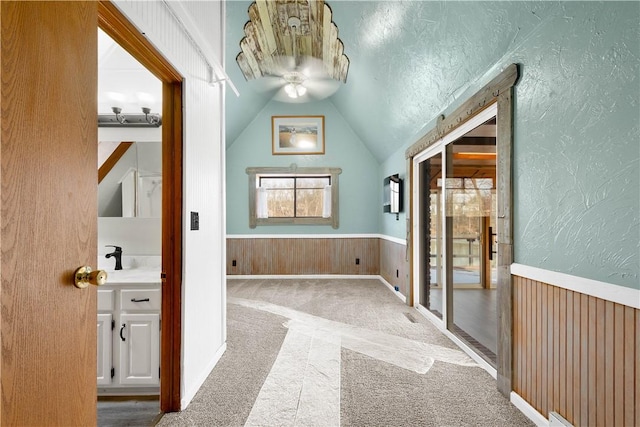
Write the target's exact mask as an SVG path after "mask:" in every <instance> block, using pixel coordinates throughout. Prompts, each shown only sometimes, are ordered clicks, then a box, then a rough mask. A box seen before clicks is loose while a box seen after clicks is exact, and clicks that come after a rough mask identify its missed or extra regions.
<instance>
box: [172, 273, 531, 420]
mask: <svg viewBox="0 0 640 427" xmlns="http://www.w3.org/2000/svg"><path fill="white" fill-rule="evenodd" d="M228 296H229V301H230V303H229V305H228V343H227V344H228V348H227V351H226V353H225V354H224V355H223V357H222V358H221V360H220V362H219V363H218V365H217V366H216V367H215V368H214V370H213V371H212V373H211V375H210V376H209V378H208V379H207V380H206V382H205V384H204V386H203V387H202V389H201V390H200V391H199V392H198V394H197V395H196V396H195V398H194V399H193V401H192V403H191V404H190V405H189V407H188V408H187V409H186V410H185V411H183V412H181V413H175V414H166V415H165V416H164V417H163V418H162V420H161V421H160V423H159V425H161V426H243V425H245V423H247V424H248V425H264V426H271V425H314V426H320V427H322V426H330V425H342V426H462V425H468V426H529V425H532V424H531V423H530V422H529V420H528V419H527V418H525V417H524V416H523V415H522V414H521V413H520V412H519V411H518V410H517V409H516V408H515V407H513V406H512V405H511V404H510V403H509V402H508V400H507V399H506V398H504V397H503V396H502V395H501V394H500V393H498V391H497V389H496V384H495V380H494V379H493V378H491V376H490V375H489V374H487V373H486V372H485V371H484V370H482V369H480V368H479V367H477V366H470V365H472V363H468V362H469V361H470V359H467V358H466V356H465V355H464V354H462V353H461V352H459V349H458V348H457V347H456V346H455V345H454V344H453V343H452V342H451V341H450V340H449V339H448V338H447V337H445V336H444V335H443V334H442V333H440V331H438V330H437V328H435V327H434V326H433V325H432V324H431V323H429V322H428V321H426V320H425V319H424V318H422V317H421V316H420V314H419V313H417V312H416V311H415V310H413V309H411V308H409V307H408V306H406V305H405V304H403V303H402V302H401V301H400V300H399V299H398V298H397V297H396V296H394V295H393V292H391V291H390V290H389V289H388V288H386V287H385V286H384V285H383V284H382V283H381V282H379V281H378V280H368V279H363V280H360V279H353V280H351V279H350V280H319V279H317V280H295V279H290V280H229V282H228ZM336 345H337V346H338V347H336ZM336 348H337V349H338V353H337V354H338V356H337V360H336V357H335V356H334V355H335V354H336V353H335V349H336ZM408 352H409V353H408ZM336 367H337V369H336ZM336 384H337V390H334V388H335V387H336V386H335V385H336ZM314 391H315V392H314ZM278 393H280V394H278ZM336 404H337V407H336ZM336 411H337V412H336Z"/></svg>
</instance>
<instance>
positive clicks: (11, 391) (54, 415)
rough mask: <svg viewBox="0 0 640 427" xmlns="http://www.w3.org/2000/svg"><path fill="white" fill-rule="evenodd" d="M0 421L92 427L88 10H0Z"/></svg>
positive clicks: (89, 6) (92, 118)
mask: <svg viewBox="0 0 640 427" xmlns="http://www.w3.org/2000/svg"><path fill="white" fill-rule="evenodd" d="M1 21H2V23H1V28H2V33H1V35H2V37H1V43H2V49H1V63H2V68H1V70H2V89H1V96H0V99H1V108H2V131H1V138H2V139H1V151H0V153H1V169H0V175H1V190H0V191H1V193H0V196H1V203H2V206H1V214H0V215H1V218H0V220H1V224H2V232H1V240H0V247H1V252H2V262H1V270H0V273H1V277H2V280H1V289H0V290H1V303H2V312H1V313H2V314H1V324H0V328H1V333H2V353H1V358H2V361H1V371H0V374H1V384H2V391H1V394H2V396H1V397H2V403H1V421H2V425H3V426H13V425H30V426H36V425H47V426H57V425H65V426H70V425H83V426H87V425H95V423H96V289H95V288H93V287H90V288H87V289H83V290H80V289H77V288H75V287H74V286H73V284H72V273H73V271H74V269H75V268H77V267H79V266H81V265H89V266H92V267H95V264H96V257H97V254H96V246H97V242H96V233H97V220H96V218H97V194H96V193H97V182H98V181H97V179H98V176H97V164H96V163H97V143H96V139H97V126H96V92H97V90H96V89H97V31H96V27H97V4H96V3H95V2H4V1H3V2H1Z"/></svg>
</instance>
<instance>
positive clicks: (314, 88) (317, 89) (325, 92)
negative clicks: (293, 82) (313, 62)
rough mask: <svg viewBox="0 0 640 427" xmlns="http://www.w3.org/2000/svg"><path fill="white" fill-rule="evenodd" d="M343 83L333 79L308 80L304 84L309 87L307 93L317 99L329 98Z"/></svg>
mask: <svg viewBox="0 0 640 427" xmlns="http://www.w3.org/2000/svg"><path fill="white" fill-rule="evenodd" d="M340 85H341V83H340V82H339V81H337V80H333V79H323V80H307V81H305V82H304V86H305V87H306V88H307V95H308V96H309V97H310V98H312V99H315V100H319V99H324V98H328V97H330V96H331V95H333V94H334V93H336V91H337V90H338V89H339V88H340Z"/></svg>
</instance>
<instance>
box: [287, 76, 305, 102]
mask: <svg viewBox="0 0 640 427" xmlns="http://www.w3.org/2000/svg"><path fill="white" fill-rule="evenodd" d="M283 79H284V80H285V81H286V82H287V84H286V85H285V86H284V91H285V92H286V94H287V96H288V97H289V98H292V99H296V98H298V97H300V96H304V95H305V94H306V93H307V88H306V87H305V86H304V85H303V83H304V81H305V80H306V79H307V78H306V76H305V75H304V74H303V73H300V72H297V71H292V72H290V73H287V74H285V75H284V76H283Z"/></svg>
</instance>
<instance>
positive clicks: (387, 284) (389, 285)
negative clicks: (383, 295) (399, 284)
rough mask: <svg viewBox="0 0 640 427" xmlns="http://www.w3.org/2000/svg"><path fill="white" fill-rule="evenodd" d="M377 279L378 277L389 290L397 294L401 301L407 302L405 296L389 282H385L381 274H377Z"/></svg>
mask: <svg viewBox="0 0 640 427" xmlns="http://www.w3.org/2000/svg"><path fill="white" fill-rule="evenodd" d="M378 279H380V281H381V282H382V283H383V284H384V285H385V286H386V287H387V288H389V289H391V292H393V293H394V295H395V296H397V297H398V298H400V301H402V302H403V303H405V304H406V303H407V297H405V296H404V295H402V293H400V291H396V289H395V288H394V287H393V286H392V285H391V283H389V282H387V281H386V280H385V278H384V277H382V276H378Z"/></svg>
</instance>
